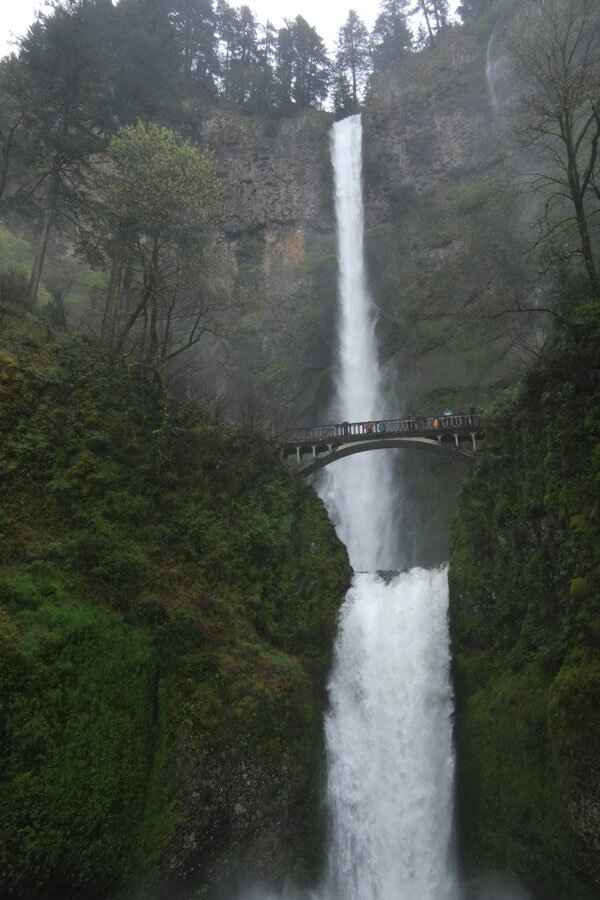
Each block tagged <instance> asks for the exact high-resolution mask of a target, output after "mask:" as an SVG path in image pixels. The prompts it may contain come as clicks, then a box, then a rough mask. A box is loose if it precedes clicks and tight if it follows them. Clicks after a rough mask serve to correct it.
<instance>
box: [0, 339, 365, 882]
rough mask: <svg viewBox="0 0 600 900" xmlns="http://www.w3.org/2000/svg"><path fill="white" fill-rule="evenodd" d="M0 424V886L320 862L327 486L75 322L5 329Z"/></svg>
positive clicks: (176, 876) (330, 605) (329, 598)
mask: <svg viewBox="0 0 600 900" xmlns="http://www.w3.org/2000/svg"><path fill="white" fill-rule="evenodd" d="M0 437H1V442H0V472H1V473H2V474H1V477H2V488H3V491H2V500H3V502H2V508H1V513H2V514H1V516H0V558H1V559H2V560H3V561H4V566H5V567H4V569H3V570H1V571H0V642H1V644H2V648H3V651H4V652H3V653H1V654H0V660H1V661H0V682H1V688H2V690H1V691H0V696H1V697H2V703H3V704H4V708H3V712H4V717H3V722H4V725H3V728H4V732H3V740H2V742H1V744H2V751H1V753H2V762H1V764H2V770H3V777H4V786H3V791H4V793H3V802H2V804H1V805H0V873H1V874H0V885H1V890H0V892H1V893H3V894H7V895H8V894H10V895H13V896H15V897H31V898H33V897H37V896H40V897H41V896H44V895H46V894H47V893H48V891H49V890H50V889H52V890H54V891H58V892H59V893H60V896H61V897H65V898H69V897H73V898H74V897H80V896H107V895H109V894H114V895H116V894H117V893H119V894H120V895H123V896H133V895H137V893H136V892H139V891H142V892H143V893H144V895H145V896H148V897H152V896H155V895H156V893H157V892H158V891H159V890H162V887H161V885H162V886H164V885H165V884H166V882H167V880H169V884H170V885H171V886H172V885H173V884H177V883H179V882H182V881H184V880H185V879H186V878H188V873H189V872H193V873H194V875H193V878H192V883H191V884H190V885H189V890H190V892H192V891H193V889H194V887H195V885H197V886H200V885H210V884H214V882H215V881H216V880H218V879H219V878H225V877H227V875H228V873H229V872H230V868H231V866H232V858H231V852H232V851H235V856H236V858H237V861H238V862H239V863H241V864H242V865H244V866H246V868H247V869H248V870H249V871H253V872H256V873H258V872H260V873H262V874H263V875H271V876H273V877H275V878H277V877H279V876H281V877H283V873H284V872H285V871H291V872H294V873H295V874H296V875H297V876H298V879H299V880H302V879H307V878H308V877H309V876H310V875H311V874H313V875H314V872H315V868H316V866H317V865H318V862H319V856H320V827H319V821H320V815H321V813H320V811H319V801H318V778H315V773H318V772H319V771H320V767H321V765H322V748H321V745H320V740H321V737H320V724H321V716H322V704H323V684H324V680H325V677H326V672H327V669H328V666H329V657H330V651H331V642H332V637H333V632H334V629H335V622H336V616H337V610H338V607H339V602H340V600H341V597H342V595H343V592H344V590H345V588H346V586H347V583H348V578H349V567H348V562H347V558H346V555H345V551H344V549H343V547H342V546H341V545H340V544H339V542H338V541H337V538H336V537H335V534H334V532H333V530H332V528H331V525H330V523H329V521H328V518H327V515H326V513H325V510H324V507H323V506H322V504H321V503H320V501H319V500H318V499H317V498H316V496H315V495H314V493H313V492H312V491H311V490H310V489H309V488H308V487H307V486H306V485H303V484H302V483H300V482H299V481H298V480H295V479H293V478H292V477H291V476H290V475H289V474H288V472H287V471H286V469H285V468H284V466H283V463H282V462H281V460H280V456H279V453H278V450H277V448H276V447H275V446H274V445H272V444H271V443H270V442H269V441H268V440H266V439H265V438H263V437H262V436H261V435H260V434H257V433H253V432H243V431H240V430H238V429H236V428H235V427H234V426H232V425H231V424H229V423H227V422H224V421H221V420H219V419H217V418H215V417H214V416H211V415H207V414H205V413H203V412H202V411H200V410H197V409H192V408H185V407H182V406H179V405H177V404H176V403H174V402H173V403H169V404H168V407H167V409H166V410H165V407H164V404H163V403H159V402H158V398H157V397H155V396H154V395H153V388H152V386H151V385H148V384H141V383H140V382H139V381H138V380H137V379H136V378H135V377H133V376H132V375H131V376H130V375H129V374H128V373H127V372H126V371H125V370H121V369H119V367H116V366H114V365H113V364H112V363H111V361H110V360H108V359H105V358H104V357H103V356H102V355H101V354H100V353H98V352H96V351H95V350H94V349H93V348H92V347H91V346H89V345H88V344H87V343H86V342H84V341H81V340H78V339H72V338H69V337H67V336H65V337H62V338H60V339H51V341H50V342H49V343H47V342H46V341H45V340H44V339H42V337H41V336H40V335H35V337H31V336H30V337H29V338H28V340H26V341H23V340H21V338H20V337H19V339H17V340H8V341H5V346H4V347H3V348H2V352H0ZM244 772H245V773H246V775H247V776H248V777H247V778H246V779H243V778H242V774H243V773H244ZM240 806H241V807H243V808H248V809H252V810H253V814H252V817H250V818H247V819H246V818H244V817H240V815H239V814H238V813H236V808H238V807H240ZM281 821H285V822H286V830H285V835H286V837H285V841H284V838H283V835H282V833H281V829H279V828H278V827H277V825H276V824H275V823H277V822H281ZM190 835H193V839H190V837H189V836H190ZM265 836H267V837H266V838H265ZM265 839H266V840H267V843H268V846H269V848H270V849H269V850H268V851H265V849H264V847H265V845H264V841H265ZM174 859H175V860H176V863H175V864H173V860H174ZM167 870H168V871H169V873H170V874H169V876H168V879H167ZM165 890H167V888H165ZM169 890H170V888H169ZM186 890H187V887H186Z"/></svg>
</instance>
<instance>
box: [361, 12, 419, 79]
mask: <svg viewBox="0 0 600 900" xmlns="http://www.w3.org/2000/svg"><path fill="white" fill-rule="evenodd" d="M408 6H409V0H382V2H381V4H380V7H379V9H380V12H379V15H378V16H377V19H376V20H375V25H374V27H373V32H372V34H371V54H372V61H373V71H374V72H376V73H380V72H393V71H395V70H397V68H398V66H399V65H400V64H401V61H402V59H403V58H404V56H405V54H406V53H407V52H408V51H410V50H411V48H412V44H413V38H412V34H411V30H410V28H409V25H408V21H407V14H408Z"/></svg>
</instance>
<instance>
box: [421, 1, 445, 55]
mask: <svg viewBox="0 0 600 900" xmlns="http://www.w3.org/2000/svg"><path fill="white" fill-rule="evenodd" d="M412 11H413V13H414V14H417V15H421V16H422V17H423V20H424V22H425V27H426V29H427V34H428V36H429V41H428V42H429V44H430V46H433V45H434V44H435V41H436V38H437V36H438V35H439V33H440V32H441V31H442V30H443V29H444V28H446V27H447V25H448V22H449V20H450V9H449V3H448V0H417V2H416V4H415V6H414V7H413V10H412Z"/></svg>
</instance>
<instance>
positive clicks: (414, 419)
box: [343, 406, 477, 434]
mask: <svg viewBox="0 0 600 900" xmlns="http://www.w3.org/2000/svg"><path fill="white" fill-rule="evenodd" d="M476 415H477V409H476V407H475V406H470V407H469V409H468V410H465V409H463V408H462V407H461V408H460V409H459V410H458V412H454V411H453V410H451V409H449V408H448V407H447V408H446V409H445V410H444V411H443V412H442V413H440V414H439V416H435V418H434V419H433V427H434V428H435V429H436V430H437V429H438V428H446V427H448V426H449V425H473V424H474V417H475V416H476ZM457 419H459V421H458V422H457V421H456V420H457ZM406 420H408V423H409V429H410V430H411V431H417V430H419V431H426V430H427V428H428V427H429V428H430V427H431V425H430V424H429V423H430V422H431V419H430V418H429V417H425V416H417V414H416V413H414V412H411V413H409V414H408V416H407V417H406ZM406 420H405V421H406ZM360 428H361V431H362V434H383V433H384V432H385V431H386V430H387V425H386V423H385V422H363V423H362V424H361V426H360ZM343 429H344V434H349V423H348V422H344V424H343ZM392 430H393V431H395V430H396V429H392Z"/></svg>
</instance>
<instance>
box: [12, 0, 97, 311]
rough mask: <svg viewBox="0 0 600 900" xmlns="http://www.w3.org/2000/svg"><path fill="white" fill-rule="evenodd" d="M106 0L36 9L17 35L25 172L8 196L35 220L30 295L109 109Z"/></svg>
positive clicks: (74, 201) (76, 197)
mask: <svg viewBox="0 0 600 900" xmlns="http://www.w3.org/2000/svg"><path fill="white" fill-rule="evenodd" d="M111 14H112V4H111V3H110V0H68V2H65V3H64V4H62V5H60V4H57V5H56V6H55V7H54V9H53V11H52V13H51V14H49V15H39V16H38V20H37V21H36V23H35V24H34V25H33V26H32V27H31V28H30V29H29V31H28V33H27V35H26V36H25V38H24V39H23V40H22V42H21V51H20V56H19V64H20V67H21V72H22V80H21V85H22V89H23V91H24V92H25V94H26V96H27V116H26V128H27V135H28V143H27V145H26V147H25V156H26V161H27V168H28V178H27V180H26V182H25V183H24V184H22V185H21V187H20V189H19V191H18V192H17V195H16V200H19V201H27V202H29V203H32V204H33V207H34V211H35V215H36V217H37V218H38V221H39V226H40V227H39V233H38V242H37V247H36V253H35V259H34V263H33V267H32V271H31V278H30V285H29V291H30V301H31V302H34V301H35V298H36V296H37V291H38V287H39V282H40V278H41V274H42V269H43V265H44V258H45V255H46V247H47V244H48V238H49V235H50V231H51V229H52V228H53V227H55V226H57V225H60V224H61V223H63V222H64V221H73V220H75V219H76V216H77V208H78V205H79V203H80V200H81V192H82V189H83V186H84V183H85V177H86V172H87V170H88V167H89V157H90V153H92V152H93V151H94V150H97V149H99V147H100V145H101V142H100V139H99V134H100V132H101V130H102V129H103V127H105V126H106V124H107V122H108V119H109V115H110V90H109V85H108V84H107V83H106V80H105V77H104V59H103V57H104V54H103V43H102V35H104V34H106V31H105V25H106V23H107V17H108V16H110V15H111Z"/></svg>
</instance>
